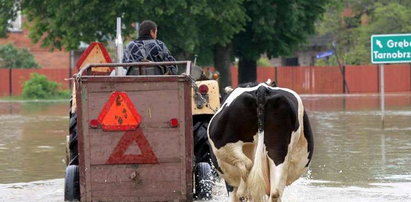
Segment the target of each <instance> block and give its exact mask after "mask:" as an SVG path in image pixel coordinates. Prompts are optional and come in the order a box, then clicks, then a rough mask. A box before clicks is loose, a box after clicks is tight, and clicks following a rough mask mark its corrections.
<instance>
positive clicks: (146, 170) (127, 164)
mask: <svg viewBox="0 0 411 202" xmlns="http://www.w3.org/2000/svg"><path fill="white" fill-rule="evenodd" d="M169 64H180V65H181V64H185V65H186V67H187V69H186V75H189V74H190V65H191V64H190V61H180V62H173V63H170V62H160V63H131V64H113V63H108V64H90V65H88V66H87V67H85V68H83V69H81V71H80V72H79V73H78V74H77V75H76V76H75V78H74V79H75V80H76V81H75V83H76V103H77V119H78V126H77V128H78V153H79V159H78V160H79V165H78V168H76V169H77V170H78V173H79V176H78V177H79V184H80V198H81V201H192V200H193V193H192V192H193V191H192V190H193V188H192V186H193V185H192V153H193V148H192V112H191V110H192V109H191V80H190V78H189V77H188V76H185V75H184V74H183V75H164V76H163V75H161V76H160V75H156V76H154V75H152V76H87V75H86V74H85V73H86V72H87V71H88V70H90V69H91V68H92V67H97V66H104V67H114V66H120V65H121V66H124V65H127V66H130V65H132V66H137V67H144V66H147V65H150V66H153V65H169ZM74 175H75V174H74ZM66 180H67V175H66ZM66 186H67V183H66Z"/></svg>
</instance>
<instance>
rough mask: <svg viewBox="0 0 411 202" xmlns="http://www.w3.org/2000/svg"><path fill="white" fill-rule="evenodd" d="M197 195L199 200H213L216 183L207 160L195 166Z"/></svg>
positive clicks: (195, 196) (196, 197)
mask: <svg viewBox="0 0 411 202" xmlns="http://www.w3.org/2000/svg"><path fill="white" fill-rule="evenodd" d="M194 173H195V176H194V179H195V195H194V198H195V199H197V200H211V198H212V192H211V191H212V188H213V185H214V180H213V174H212V168H211V166H210V164H208V163H205V162H200V163H197V165H196V166H195V172H194Z"/></svg>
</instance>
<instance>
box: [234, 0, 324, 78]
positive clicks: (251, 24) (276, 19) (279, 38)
mask: <svg viewBox="0 0 411 202" xmlns="http://www.w3.org/2000/svg"><path fill="white" fill-rule="evenodd" d="M326 2H327V1H325V0H293V1H288V0H264V1H263V0H257V1H246V2H245V3H244V6H243V7H244V8H246V14H247V16H249V17H250V20H249V21H248V22H247V24H246V26H245V30H244V31H242V32H240V33H239V34H237V35H236V36H235V38H234V40H233V47H234V53H235V55H236V56H237V57H238V58H239V82H240V83H244V82H250V81H255V80H256V77H257V75H256V67H257V59H258V58H259V57H260V55H261V54H262V53H266V54H267V56H268V57H276V56H279V55H288V54H291V53H292V51H293V50H294V49H295V48H297V47H298V45H299V44H301V43H302V42H304V41H305V40H306V38H307V37H308V36H309V35H310V34H313V33H314V31H315V26H314V23H315V21H316V20H317V19H319V17H320V16H321V14H322V13H323V12H324V10H325V8H324V6H325V4H326Z"/></svg>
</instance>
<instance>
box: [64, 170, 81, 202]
mask: <svg viewBox="0 0 411 202" xmlns="http://www.w3.org/2000/svg"><path fill="white" fill-rule="evenodd" d="M64 181H65V182H64V201H80V182H79V169H78V166H77V165H69V166H68V167H67V168H66V177H65V180H64Z"/></svg>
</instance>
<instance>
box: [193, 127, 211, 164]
mask: <svg viewBox="0 0 411 202" xmlns="http://www.w3.org/2000/svg"><path fill="white" fill-rule="evenodd" d="M207 127H208V122H207V121H198V122H196V123H194V125H193V138H194V157H195V163H200V162H207V163H211V155H210V145H209V144H208V136H207Z"/></svg>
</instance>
